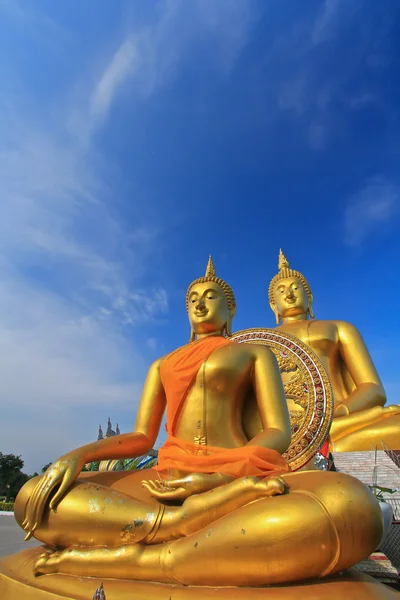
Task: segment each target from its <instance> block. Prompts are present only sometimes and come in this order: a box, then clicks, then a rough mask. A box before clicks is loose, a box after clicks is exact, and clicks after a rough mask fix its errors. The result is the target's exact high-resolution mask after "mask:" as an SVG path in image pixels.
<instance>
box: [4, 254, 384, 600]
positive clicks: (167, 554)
mask: <svg viewBox="0 0 400 600" xmlns="http://www.w3.org/2000/svg"><path fill="white" fill-rule="evenodd" d="M187 306H188V312H189V320H190V325H191V331H192V334H191V337H193V336H195V337H197V340H199V342H197V341H196V342H195V343H194V344H193V345H191V346H189V351H190V352H192V351H194V350H193V349H194V348H196V349H197V350H196V351H197V352H198V348H200V346H199V344H201V343H202V342H201V340H205V341H207V338H208V336H221V335H223V334H227V333H229V331H230V323H231V320H232V318H233V316H234V313H235V300H234V296H233V292H232V290H231V289H230V287H229V286H228V285H227V284H226V283H225V282H224V281H222V280H221V279H219V278H217V276H216V274H215V268H214V267H213V265H212V263H209V265H208V268H207V274H206V276H205V277H203V278H200V279H199V280H196V281H195V282H193V283H192V284H191V286H190V287H189V290H188V294H187ZM218 344H219V342H218ZM202 347H203V348H206V346H204V345H203V346H202ZM207 347H208V346H207ZM185 352H186V351H185ZM202 352H203V351H202ZM175 356H176V355H175ZM179 356H181V355H179ZM185 356H187V354H185ZM201 356H203V354H201ZM202 360H203V359H202ZM205 362H207V369H205V363H203V365H201V366H200V369H199V371H198V373H197V375H196V373H194V378H193V379H190V380H192V383H191V384H190V385H189V388H188V389H187V390H186V391H185V392H184V393H183V397H182V401H183V407H182V410H181V411H180V413H179V419H178V420H177V422H176V423H177V424H176V428H175V430H174V433H173V435H174V436H175V437H177V438H179V439H181V440H183V441H189V442H191V443H192V441H193V437H194V436H195V435H198V436H199V435H201V436H204V437H205V440H204V441H205V444H203V443H202V445H201V452H202V453H203V452H207V445H208V446H210V447H211V446H216V447H220V448H222V449H224V452H223V453H220V454H224V456H226V455H227V454H229V451H230V450H234V452H233V453H232V454H231V455H234V456H235V457H236V456H238V455H241V456H242V455H243V453H242V454H241V453H240V449H241V448H243V447H244V446H247V448H246V452H245V456H246V457H247V456H248V455H249V454H251V453H253V454H252V455H254V456H255V455H256V453H255V452H254V451H253V448H254V447H255V449H256V450H257V451H258V449H260V448H263V447H264V448H266V449H269V450H270V451H269V452H264V455H267V454H268V456H270V457H275V459H274V460H281V458H280V457H279V453H280V454H283V453H285V452H286V451H287V449H288V447H289V445H290V440H291V431H290V419H289V412H288V408H287V404H286V398H285V393H284V388H283V384H282V379H281V375H280V371H279V366H278V362H277V360H276V358H275V355H274V353H273V352H272V351H271V350H270V349H269V348H268V347H266V346H264V345H256V344H236V343H232V344H230V343H224V345H223V346H221V345H220V344H219V348H218V349H217V350H215V351H214V353H213V354H212V355H211V356H208V358H207V359H206V361H205ZM161 363H162V359H160V360H158V361H156V362H155V363H154V364H153V365H152V367H151V368H150V370H149V374H148V376H147V379H146V382H145V385H144V390H143V394H142V398H141V402H140V406H139V410H138V416H137V420H136V426H135V430H134V432H133V433H130V434H124V435H119V436H114V437H110V438H108V439H105V440H100V441H97V442H95V443H92V444H89V445H87V446H84V447H82V448H78V449H76V450H74V451H72V452H70V453H68V454H66V455H64V456H63V457H61V458H60V459H58V460H57V461H56V462H55V463H54V464H53V465H52V466H51V467H50V468H49V469H48V470H47V471H46V473H45V474H44V475H43V476H42V477H38V478H35V479H32V480H30V481H29V482H27V483H26V484H25V486H24V487H23V488H22V490H21V491H20V493H19V495H18V497H17V500H16V504H15V515H16V518H17V521H18V522H19V523H20V524H21V525H22V527H23V528H24V529H25V531H26V532H27V537H28V538H29V537H30V536H31V535H34V536H35V537H36V538H37V539H38V540H39V541H42V542H43V543H45V544H47V545H48V547H47V548H45V549H44V550H43V553H42V554H41V555H40V556H39V557H38V556H37V554H35V555H34V557H35V559H34V560H33V559H32V560H31V561H30V562H29V561H28V562H27V563H26V569H27V573H28V575H29V577H28V578H27V580H28V581H29V583H30V585H35V586H39V585H40V587H45V586H47V585H52V584H51V582H52V581H54V580H58V579H57V577H58V575H55V574H60V573H61V574H64V575H69V576H70V577H69V578H68V579H61V580H59V581H62V582H64V581H68V582H70V583H71V585H72V586H73V589H75V590H80V589H81V587H80V586H82V585H83V582H84V581H86V580H85V579H82V578H85V577H89V576H92V577H97V578H102V579H103V578H104V580H105V582H107V584H108V583H110V582H109V579H112V578H113V579H117V580H126V579H132V580H137V581H138V580H140V581H147V582H153V583H154V582H159V583H161V584H179V585H184V586H199V585H201V586H205V585H206V586H213V587H215V588H219V587H221V586H249V585H252V586H256V587H257V586H262V585H265V584H277V583H279V584H280V583H286V582H295V581H300V580H304V579H306V578H307V579H308V578H320V577H326V576H329V575H332V574H334V573H336V572H340V571H343V570H344V569H346V568H348V567H350V566H352V565H354V564H356V563H357V562H359V561H360V560H362V559H363V558H365V557H366V556H368V555H369V554H370V552H371V551H373V550H374V549H375V548H376V546H377V545H378V543H379V541H380V539H381V535H382V515H381V511H380V508H379V505H378V503H377V501H376V499H375V497H374V496H373V494H372V493H371V491H370V490H369V489H368V488H366V487H365V486H364V485H363V484H362V483H361V482H360V481H358V480H357V479H354V478H353V477H350V476H348V475H345V474H343V473H322V472H319V471H303V472H301V473H300V472H295V473H288V474H287V473H285V475H284V477H283V478H282V477H279V476H277V475H275V476H273V477H269V478H267V479H259V478H257V477H254V476H252V473H251V472H249V473H248V475H246V476H240V477H237V478H235V479H234V478H233V477H232V476H227V475H226V474H224V469H223V468H221V469H220V471H221V472H215V473H213V472H211V473H205V474H199V473H190V472H185V471H184V470H183V472H181V473H170V474H168V476H167V477H166V479H165V480H162V481H160V474H159V473H158V472H157V470H155V469H148V470H147V471H138V472H120V473H118V472H107V473H82V474H80V471H81V469H82V466H83V465H84V464H86V463H88V462H92V461H100V460H107V459H108V460H113V459H122V458H129V457H133V456H135V455H136V456H138V455H142V454H144V453H146V452H148V451H149V450H150V449H151V448H152V446H153V445H154V443H155V440H156V437H157V434H158V431H159V428H160V425H161V421H162V417H163V414H164V411H165V407H166V403H167V402H168V398H166V393H165V390H164V387H163V383H162V381H161V377H160V365H161ZM170 364H172V363H170ZM173 364H175V363H173ZM174 368H177V367H174ZM197 368H198V363H196V369H197ZM174 373H177V371H174V372H172V374H171V376H172V380H171V381H172V382H174V379H173V377H174ZM176 377H178V376H176ZM190 380H189V381H190ZM169 389H171V388H169ZM180 393H181V392H180ZM249 396H252V397H254V398H255V401H256V403H257V408H258V413H259V415H260V418H261V422H262V424H263V428H262V430H261V431H259V432H258V433H257V434H256V435H255V437H253V438H252V439H251V440H248V438H247V437H246V434H245V431H244V429H243V423H242V412H243V407H244V405H245V404H246V400H247V399H248V397H249ZM315 407H316V408H317V405H315ZM205 408H206V410H205ZM323 417H324V418H325V419H328V420H329V410H328V405H327V407H326V412H325V413H324V415H323ZM324 418H323V419H322V421H321V427H323V426H324ZM199 420H200V421H201V420H203V421H204V422H203V423H202V426H201V429H200V432H201V433H199V428H198V423H199ZM299 442H300V446H301V440H299ZM199 449H200V446H199V445H198V446H196V452H197V451H198V450H199ZM271 450H273V451H275V452H271ZM196 452H194V453H190V454H188V455H187V458H186V460H187V461H188V464H189V461H190V463H191V464H193V463H194V462H195V458H196V456H197V454H196ZM184 456H185V455H183V457H184ZM257 456H259V455H257ZM276 457H277V458H276ZM260 460H261V459H260ZM271 460H272V459H271ZM183 461H184V458H182V462H183ZM247 466H249V468H250V467H252V463H251V462H250V461H249V462H248V463H247ZM78 477H79V479H78ZM143 479H145V481H144V482H143V485H142V480H143ZM32 556H33V555H32ZM22 560H23V559H22V558H21V556H20V555H17V556H16V557H14V558H13V557H11V558H10V559H9V563H8V565H9V567H10V568H12V569H13V572H14V573H16V572H17V571H18V569H19V568H20V567H21V561H22ZM24 564H25V563H24ZM32 571H34V572H35V573H36V574H37V575H40V576H39V577H37V578H36V579H33V575H32ZM55 577H56V579H54V578H55ZM62 585H64V583H63V584H62ZM113 585H114V584H113ZM115 585H117V584H115ZM118 585H121V586H122V585H123V584H122V582H119V583H118ZM124 585H125V584H124ZM135 585H136V586H139V584H135ZM65 586H66V588H65V589H67V587H68V586H67V584H65ZM106 589H107V588H106ZM132 589H135V588H132ZM136 589H138V587H136ZM143 589H146V590H149V589H150V588H149V587H148V584H147V586H146V587H145V588H143ZM157 589H162V588H157ZM177 589H178V590H179V594H181V593H182V596H181V597H184V594H188V593H189V592H190V590H189V592H188V591H187V590H184V591H182V588H180V587H179V588H177ZM174 593H175V592H174ZM200 593H201V592H199V594H200ZM240 593H241V592H240ZM250 593H251V594H253V590H252V591H251V592H249V591H246V594H250ZM254 593H255V592H254ZM259 593H260V594H261V593H263V594H264V593H270V592H269V591H268V592H265V591H262V592H261V591H260V592H259ZM282 594H283V592H282ZM78 597H79V596H78ZM146 597H148V596H146ZM199 597H200V596H199ZM203 597H204V596H203ZM236 597H239V596H236ZM243 597H247V596H245V595H244V596H243ZM283 597H285V596H283Z"/></svg>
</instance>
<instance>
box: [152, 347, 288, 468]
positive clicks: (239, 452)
mask: <svg viewBox="0 0 400 600" xmlns="http://www.w3.org/2000/svg"><path fill="white" fill-rule="evenodd" d="M231 343H235V342H231V341H230V340H228V339H226V338H224V337H223V336H210V337H206V338H202V339H200V340H197V341H195V342H191V343H190V344H187V345H186V346H182V348H179V349H178V350H175V351H174V352H172V353H171V354H169V355H168V356H167V357H166V358H165V359H164V361H163V362H162V364H161V368H160V375H161V381H162V384H163V386H164V390H165V395H166V398H167V432H168V439H167V441H166V442H165V444H164V446H163V447H162V448H160V450H159V453H158V470H159V471H166V470H168V469H177V470H179V471H184V472H188V473H223V474H224V475H231V476H233V477H243V476H245V475H254V476H257V477H267V476H269V475H272V474H276V473H283V472H287V471H289V467H288V464H287V462H286V461H285V459H284V458H282V456H281V455H280V454H279V452H277V451H276V450H271V449H270V448H264V447H262V446H247V445H245V446H242V447H241V448H219V447H215V446H203V445H202V446H199V445H198V444H195V443H192V442H188V441H184V440H181V439H179V438H177V437H175V431H176V425H177V422H178V419H179V415H180V412H181V410H182V407H183V405H184V403H185V400H186V397H187V395H188V393H189V391H190V389H191V387H192V385H193V383H194V381H195V379H196V377H197V374H198V372H199V370H200V368H201V366H202V365H203V363H204V361H205V360H207V358H208V357H209V356H210V355H211V354H212V353H213V352H214V351H215V350H217V349H218V348H221V347H222V346H225V345H227V344H231ZM200 450H201V452H200Z"/></svg>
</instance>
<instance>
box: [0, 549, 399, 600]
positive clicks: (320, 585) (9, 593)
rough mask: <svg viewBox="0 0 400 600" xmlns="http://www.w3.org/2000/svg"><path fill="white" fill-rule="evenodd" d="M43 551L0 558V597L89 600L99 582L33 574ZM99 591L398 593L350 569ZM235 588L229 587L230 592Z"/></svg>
mask: <svg viewBox="0 0 400 600" xmlns="http://www.w3.org/2000/svg"><path fill="white" fill-rule="evenodd" d="M41 552H42V549H41V548H40V547H39V548H32V549H29V550H24V551H22V552H19V553H18V554H13V555H12V556H7V557H4V558H2V559H1V560H0V598H1V600H17V598H18V600H92V598H93V595H94V593H95V591H96V589H97V588H98V587H99V586H100V584H101V580H100V579H98V578H91V577H72V576H70V575H43V576H40V577H34V575H33V574H32V566H33V564H34V562H35V560H36V559H37V558H38V556H39V555H40V554H41ZM103 584H104V593H105V596H106V599H107V600H125V599H126V600H128V599H129V600H132V598H135V600H149V599H151V600H170V599H172V598H173V600H187V599H188V598H190V600H196V598H197V599H198V600H200V599H201V600H213V599H218V600H223V599H224V598H230V599H231V598H232V597H234V598H235V600H253V599H254V600H258V599H260V600H261V599H262V600H286V599H290V600H297V599H298V600H304V598H307V600H321V598H323V600H337V599H338V598H346V600H352V599H354V600H395V599H399V598H400V596H399V593H398V592H396V591H394V590H392V589H391V588H389V587H387V586H386V585H383V584H380V583H379V582H378V581H376V580H375V579H373V578H372V577H369V576H368V575H364V574H362V573H360V572H359V571H357V569H349V570H348V571H346V572H345V573H343V574H341V575H336V576H334V577H330V578H326V579H321V580H318V581H313V582H304V583H298V584H292V585H277V586H269V587H263V588H252V587H249V588H242V587H241V588H239V587H235V588H232V587H223V588H215V587H198V586H193V587H191V586H190V587H186V586H178V585H166V584H161V583H149V582H144V581H130V580H126V579H125V580H117V579H105V580H104V581H103ZM233 590H234V591H233Z"/></svg>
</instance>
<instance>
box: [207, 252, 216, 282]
mask: <svg viewBox="0 0 400 600" xmlns="http://www.w3.org/2000/svg"><path fill="white" fill-rule="evenodd" d="M205 276H206V277H216V276H217V273H216V271H215V266H214V261H213V259H212V256H211V254H210V256H209V257H208V263H207V268H206V274H205Z"/></svg>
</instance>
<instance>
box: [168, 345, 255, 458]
mask: <svg viewBox="0 0 400 600" xmlns="http://www.w3.org/2000/svg"><path fill="white" fill-rule="evenodd" d="M252 364H253V359H252V353H251V351H249V347H246V346H245V345H242V344H240V345H239V344H229V345H227V346H224V347H222V348H219V349H218V350H216V351H215V352H213V353H212V355H211V356H210V357H209V358H208V359H207V360H206V361H204V363H203V364H202V366H201V367H200V369H199V371H198V373H197V376H196V378H195V381H194V383H193V385H192V386H191V389H190V390H189V393H188V394H187V397H186V399H185V401H184V405H183V407H182V410H181V412H180V416H179V420H178V423H177V428H176V435H177V436H178V437H180V438H181V439H184V440H187V441H190V442H193V441H194V442H195V443H198V444H199V445H204V444H207V445H209V446H219V447H225V448H236V447H240V446H242V445H243V444H244V443H246V441H247V438H246V436H245V434H244V432H243V428H242V419H241V413H242V406H243V402H244V399H245V397H246V395H247V394H248V393H249V390H250V388H251V369H252Z"/></svg>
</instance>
